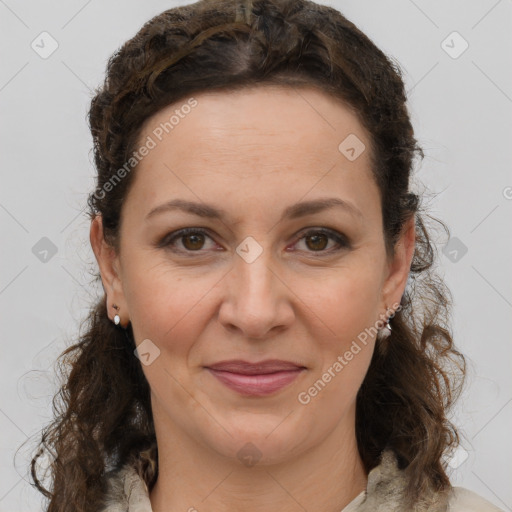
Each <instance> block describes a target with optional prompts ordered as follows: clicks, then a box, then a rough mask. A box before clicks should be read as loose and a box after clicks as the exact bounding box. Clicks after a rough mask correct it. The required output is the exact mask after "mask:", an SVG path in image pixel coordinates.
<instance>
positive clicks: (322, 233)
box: [299, 229, 349, 252]
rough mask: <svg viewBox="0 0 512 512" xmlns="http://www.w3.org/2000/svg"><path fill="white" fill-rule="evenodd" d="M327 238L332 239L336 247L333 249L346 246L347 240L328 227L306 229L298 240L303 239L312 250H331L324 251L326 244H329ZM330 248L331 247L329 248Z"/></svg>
mask: <svg viewBox="0 0 512 512" xmlns="http://www.w3.org/2000/svg"><path fill="white" fill-rule="evenodd" d="M329 239H331V240H334V241H335V242H336V244H337V245H338V247H335V249H334V251H336V250H340V249H342V248H345V247H348V245H349V244H348V241H347V240H346V239H345V238H344V237H343V236H342V235H341V234H339V233H337V232H336V231H331V230H330V229H312V230H310V231H307V232H306V233H305V234H304V235H302V237H301V238H299V242H302V241H304V243H305V245H306V247H308V248H310V249H312V252H332V251H325V249H326V246H327V245H328V244H329ZM330 249H332V247H331V248H330Z"/></svg>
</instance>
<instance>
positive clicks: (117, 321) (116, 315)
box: [112, 304, 121, 325]
mask: <svg viewBox="0 0 512 512" xmlns="http://www.w3.org/2000/svg"><path fill="white" fill-rule="evenodd" d="M112 307H113V308H114V309H115V310H116V311H117V310H118V309H119V306H116V305H115V304H112ZM114 323H115V324H116V325H119V324H120V323H121V317H120V316H119V315H118V314H117V313H116V314H115V316H114Z"/></svg>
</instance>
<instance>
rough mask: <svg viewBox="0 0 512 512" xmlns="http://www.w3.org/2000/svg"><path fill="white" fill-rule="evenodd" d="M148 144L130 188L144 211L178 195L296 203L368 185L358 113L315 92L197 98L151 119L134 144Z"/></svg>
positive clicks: (365, 140)
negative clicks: (261, 198) (255, 197)
mask: <svg viewBox="0 0 512 512" xmlns="http://www.w3.org/2000/svg"><path fill="white" fill-rule="evenodd" d="M149 139H151V140H152V146H154V147H153V148H152V149H151V151H149V153H148V154H147V156H145V157H144V158H143V159H142V160H141V161H140V163H139V164H138V166H137V169H136V173H135V174H136V176H135V182H134V183H133V184H132V188H134V189H136V191H137V193H138V194H139V196H140V197H139V199H140V198H141V197H144V199H145V201H144V203H145V204H147V208H146V209H147V210H149V209H150V206H151V207H154V206H155V203H156V202H157V201H158V200H161V201H164V200H167V201H168V200H170V199H172V198H173V197H176V196H179V197H182V196H183V193H185V194H187V195H188V196H189V197H190V198H192V196H194V195H195V196H196V197H194V199H195V200H197V199H198V196H199V198H204V195H205V194H207V195H208V196H209V197H211V196H214V197H215V196H216V197H219V198H222V197H224V198H227V197H232V196H233V194H234V193H235V192H236V191H239V192H240V193H243V194H245V195H246V196H253V195H255V194H257V193H258V192H259V193H260V194H261V195H262V196H266V197H268V196H269V193H271V194H272V196H273V197H275V196H281V197H282V198H283V202H285V201H287V200H286V198H285V197H287V196H288V195H290V201H293V202H294V201H296V200H298V199H299V197H297V195H299V196H303V195H305V194H307V193H308V190H309V193H312V194H314V193H315V192H318V194H320V195H323V196H325V192H330V191H332V190H333V188H335V189H336V187H338V190H339V191H342V190H344V191H345V193H349V194H350V193H352V195H353V194H354V193H356V195H357V189H358V188H359V189H360V190H362V189H364V188H366V189H368V187H369V186H371V185H369V182H372V181H373V179H372V174H371V167H370V166H371V163H370V162H371V156H370V144H371V141H370V137H369V135H368V134H367V132H366V131H365V130H364V128H363V127H362V125H361V123H360V122H359V120H358V118H357V115H356V114H355V113H353V112H352V111H351V109H349V108H348V107H347V106H345V105H344V104H343V103H342V102H341V101H340V100H338V99H336V98H333V97H332V96H330V95H327V94H325V93H323V92H321V91H318V90H317V89H314V88H296V87H293V88H292V87H281V86H268V85H267V86H260V87H255V88H252V89H247V90H246V89H244V90H238V91H230V92H227V91H224V92H205V93H201V94H195V95H194V96H193V101H192V100H191V98H185V99H183V100H182V101H179V102H176V103H174V104H172V105H169V106H167V107H165V108H163V109H162V110H160V111H159V112H158V113H156V114H155V115H154V116H152V117H151V118H150V119H148V120H147V121H146V122H145V124H144V125H143V127H142V130H141V135H140V137H139V145H141V144H143V143H144V142H145V141H148V140H149ZM347 141H348V142H347ZM347 150H349V152H347ZM351 150H353V151H352V152H351ZM354 152H355V158H354ZM284 183H286V187H283V184H284ZM374 192H376V191H374ZM204 199H205V200H206V198H204ZM267 206H268V205H267Z"/></svg>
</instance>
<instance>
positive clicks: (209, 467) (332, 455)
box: [149, 414, 367, 512]
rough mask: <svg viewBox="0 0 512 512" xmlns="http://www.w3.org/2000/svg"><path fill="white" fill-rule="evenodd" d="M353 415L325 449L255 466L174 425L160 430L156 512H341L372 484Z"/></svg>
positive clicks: (152, 498)
mask: <svg viewBox="0 0 512 512" xmlns="http://www.w3.org/2000/svg"><path fill="white" fill-rule="evenodd" d="M353 416H354V414H351V415H348V417H346V418H344V419H343V421H342V422H340V424H339V425H338V426H337V427H336V428H335V429H334V430H333V431H332V432H331V433H330V434H329V435H328V436H327V437H326V438H325V439H324V440H323V442H322V443H321V444H320V445H317V446H314V447H313V448H310V449H309V450H307V451H303V452H301V453H298V454H297V455H294V456H290V457H289V458H288V459H287V460H286V461H284V462H280V463H275V464H266V465H263V464H258V463H256V464H255V465H253V466H250V467H249V466H244V465H242V464H241V463H240V461H239V460H238V459H236V458H235V459H232V458H227V457H223V456H221V455H219V454H218V453H217V452H215V451H213V450H209V449H207V448H205V446H203V445H200V444H199V443H197V442H196V441H195V440H194V439H193V438H191V437H190V436H188V435H186V434H185V433H183V432H182V431H180V430H179V429H177V428H176V426H175V425H168V424H165V425H162V427H163V428H162V429H158V428H157V429H156V436H157V443H158V479H157V482H156V484H155V485H154V487H153V488H152V490H151V492H150V494H149V496H150V501H151V506H152V509H153V512H164V511H165V512H170V511H173V512H174V511H178V510H186V511H195V510H205V509H208V510H210V511H212V512H232V511H233V510H244V511H245V512H269V511H279V512H297V511H298V510H322V511H324V512H341V511H342V510H343V508H344V507H345V506H346V505H348V504H349V503H350V502H351V501H352V500H353V499H354V498H355V497H356V496H357V495H358V494H360V493H361V492H362V491H363V490H365V488H366V483H367V475H366V473H365V471H364V467H363V464H362V461H361V458H360V456H359V452H358V450H357V442H356V436H355V428H354V417H353ZM164 423H168V422H164ZM162 433H165V435H162ZM297 451H298V450H297Z"/></svg>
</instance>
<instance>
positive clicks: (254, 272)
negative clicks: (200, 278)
mask: <svg viewBox="0 0 512 512" xmlns="http://www.w3.org/2000/svg"><path fill="white" fill-rule="evenodd" d="M280 274H282V272H280V271H279V269H278V265H276V264H275V262H272V258H271V256H270V251H263V253H262V254H260V256H258V257H257V258H256V259H255V260H254V261H252V262H250V263H249V262H248V261H246V260H244V258H242V257H240V256H239V255H238V254H235V256H234V263H233V268H232V270H231V272H229V273H228V275H227V276H226V278H225V279H224V286H225V294H224V295H223V302H222V305H221V307H220V310H219V321H220V322H221V323H222V325H223V326H224V327H225V328H226V329H228V330H230V331H233V332H235V331H239V334H240V335H241V336H243V337H244V338H246V339H252V340H261V339H266V338H268V337H269V336H271V335H274V334H277V333H279V332H281V331H283V330H285V329H286V328H287V327H289V326H290V325H291V324H292V322H293V320H294V317H295V313H294V310H293V293H292V292H291V291H290V288H289V286H290V285H289V284H288V283H286V282H285V279H283V277H282V275H280Z"/></svg>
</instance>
